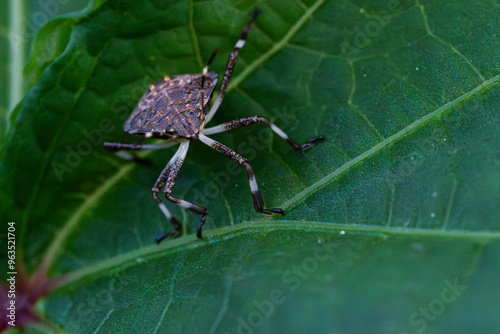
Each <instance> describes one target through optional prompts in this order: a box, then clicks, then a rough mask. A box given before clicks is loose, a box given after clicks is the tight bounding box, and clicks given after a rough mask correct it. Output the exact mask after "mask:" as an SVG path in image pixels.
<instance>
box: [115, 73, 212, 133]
mask: <svg viewBox="0 0 500 334" xmlns="http://www.w3.org/2000/svg"><path fill="white" fill-rule="evenodd" d="M201 84H202V74H201V73H200V74H183V75H179V76H172V77H168V76H166V77H164V78H163V79H161V80H159V81H158V82H157V83H156V84H154V85H150V87H149V90H148V91H147V92H146V93H145V94H144V96H143V97H142V98H141V100H140V101H139V103H138V104H137V107H135V109H134V111H133V112H132V113H131V114H130V116H129V118H128V119H127V121H126V122H125V124H124V125H123V131H125V132H128V133H133V134H140V135H143V134H146V133H148V132H151V133H152V134H153V137H157V138H169V139H176V138H179V137H181V138H187V139H194V138H196V137H197V135H198V133H199V131H200V130H201V129H203V127H204V126H205V116H206V114H207V113H208V110H209V105H210V101H211V100H212V96H213V93H214V89H215V86H216V85H217V73H215V72H209V73H208V74H207V77H206V78H205V81H204V83H203V89H202V87H201ZM202 96H203V100H204V101H203V108H202V103H201V100H202ZM202 109H203V110H202Z"/></svg>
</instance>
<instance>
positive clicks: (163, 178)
mask: <svg viewBox="0 0 500 334" xmlns="http://www.w3.org/2000/svg"><path fill="white" fill-rule="evenodd" d="M183 145H185V147H186V149H185V151H183V152H181V153H180V154H179V155H178V156H177V157H175V156H174V158H175V159H174V158H172V160H170V162H169V164H168V165H167V167H166V168H165V170H166V171H164V172H163V173H162V174H161V175H160V177H159V178H158V181H156V182H157V184H158V185H159V187H156V184H155V188H153V192H154V191H156V190H158V191H159V189H160V188H161V187H160V186H163V185H164V186H165V189H164V190H163V192H164V193H165V197H166V198H167V199H168V200H169V201H171V202H174V203H175V204H178V205H180V206H182V207H183V208H186V209H188V210H190V211H192V212H194V213H196V214H199V215H201V219H200V222H199V223H198V229H197V231H196V236H197V237H198V238H201V231H202V227H203V225H204V224H205V220H206V219H207V209H206V208H204V207H202V206H199V205H197V204H194V203H191V202H188V201H185V200H183V199H180V198H177V197H174V196H172V195H171V193H172V189H173V188H174V186H175V181H176V179H177V174H178V173H179V170H180V168H181V165H182V162H183V161H184V158H185V156H186V152H187V147H188V145H189V142H186V143H182V144H181V148H182V147H183ZM180 150H181V149H180V148H179V151H180ZM179 151H178V152H179ZM167 169H168V170H167ZM155 200H156V198H155ZM174 227H175V225H174ZM167 236H169V234H168V233H167V234H166V235H164V236H160V237H159V238H157V239H156V240H157V241H158V242H159V241H161V240H163V239H164V238H165V237H167Z"/></svg>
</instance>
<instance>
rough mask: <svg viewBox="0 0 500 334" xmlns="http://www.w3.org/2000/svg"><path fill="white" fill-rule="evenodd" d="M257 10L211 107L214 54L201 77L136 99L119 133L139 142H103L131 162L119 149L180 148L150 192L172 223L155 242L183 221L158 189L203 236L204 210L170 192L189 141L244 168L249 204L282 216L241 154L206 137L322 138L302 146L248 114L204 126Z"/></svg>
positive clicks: (172, 82) (164, 83) (171, 82)
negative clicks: (245, 129) (268, 134)
mask: <svg viewBox="0 0 500 334" xmlns="http://www.w3.org/2000/svg"><path fill="white" fill-rule="evenodd" d="M258 14H259V10H258V9H256V10H255V11H254V12H253V14H252V16H251V17H250V20H249V21H248V23H247V24H246V25H245V28H244V29H243V33H242V34H241V36H240V39H239V40H238V41H237V42H236V45H235V46H234V49H233V51H232V52H231V55H230V56H229V61H228V63H227V66H226V71H225V73H224V79H223V80H222V84H221V87H220V90H219V94H218V95H217V97H216V99H215V101H214V103H213V105H212V107H211V108H209V106H210V102H211V101H212V97H213V93H214V90H215V87H216V85H217V79H218V75H217V73H215V72H208V67H209V65H210V63H211V62H212V60H213V59H214V57H215V55H216V53H217V50H215V52H214V53H213V54H212V56H211V57H210V60H209V61H208V63H207V65H206V66H205V67H204V68H203V72H202V73H198V74H183V75H178V76H171V77H169V76H165V77H164V78H163V79H161V80H160V81H158V82H157V83H155V84H154V85H150V87H149V90H148V91H147V92H146V93H145V94H144V96H143V97H142V98H141V100H140V101H139V104H138V105H137V107H135V109H134V110H133V111H132V113H131V114H130V116H129V118H128V119H127V120H126V121H125V124H124V125H123V130H124V131H125V132H128V133H131V134H138V135H141V138H140V139H139V140H138V141H136V142H135V143H133V144H124V143H111V142H105V143H104V147H105V148H106V149H107V150H110V151H114V152H117V153H118V154H121V155H122V156H123V157H125V158H128V159H130V160H139V159H138V158H137V157H134V156H132V155H130V154H128V153H126V152H123V150H154V149H162V148H167V147H170V146H173V145H175V144H177V143H178V144H179V148H178V149H177V152H176V153H175V154H174V156H173V157H172V158H171V159H170V161H169V162H168V163H167V165H166V167H165V168H164V169H163V171H162V172H161V174H160V176H159V177H158V179H157V180H156V182H155V184H154V186H153V188H152V192H153V199H154V200H155V202H156V203H157V204H158V206H159V207H160V209H161V211H162V212H163V213H164V215H165V217H166V218H167V219H168V220H170V222H171V223H172V225H173V227H174V228H173V230H171V231H170V232H167V233H164V234H162V235H160V236H158V237H156V242H157V243H159V242H161V241H162V240H163V239H165V238H167V237H173V236H175V235H177V234H178V233H179V231H180V229H181V227H182V225H181V223H180V222H179V221H178V220H177V219H176V218H175V217H174V216H173V215H172V214H171V213H170V211H169V210H168V209H167V207H166V206H165V204H164V203H163V202H162V201H161V200H160V198H159V197H158V194H159V193H160V192H161V191H162V189H163V193H164V194H165V197H166V198H167V199H168V200H169V201H171V202H174V203H176V204H178V205H180V206H181V207H183V208H186V209H188V210H190V211H192V212H194V213H196V214H199V215H201V218H200V221H199V223H198V229H197V232H196V235H197V236H198V238H202V228H203V225H204V224H205V220H206V218H207V209H206V208H204V207H202V206H199V205H197V204H194V203H190V202H188V201H185V200H183V199H180V198H177V197H174V196H172V189H173V187H174V185H175V181H176V178H177V175H178V173H179V170H180V168H181V165H182V163H183V161H184V159H185V157H186V153H187V151H188V148H189V143H190V142H191V141H193V140H200V141H201V142H203V143H204V144H206V145H208V146H210V147H211V148H213V149H215V150H216V151H218V152H220V153H222V154H224V155H226V156H228V157H229V158H231V159H232V160H233V161H235V162H236V163H238V164H240V165H241V166H243V167H245V169H246V171H247V174H248V182H249V184H250V190H251V193H252V198H253V205H254V207H255V210H256V211H257V212H260V213H262V214H266V215H271V214H273V213H276V214H281V215H283V214H284V213H285V212H284V211H283V210H282V209H280V208H272V209H266V207H265V206H264V200H263V199H262V195H261V193H260V191H259V187H258V186H257V181H256V179H255V175H254V172H253V169H252V166H251V165H250V164H249V163H248V161H247V160H246V159H245V158H243V157H242V156H241V155H239V154H238V153H236V152H235V151H233V150H231V149H230V148H229V147H227V146H225V145H223V144H221V143H219V142H217V141H215V140H213V139H211V138H210V137H208V135H212V134H215V133H220V132H224V131H227V130H231V129H236V128H239V127H242V126H248V125H251V124H255V123H259V122H262V123H264V124H266V125H267V126H269V127H270V128H271V130H272V131H274V132H275V133H276V134H277V135H278V136H280V137H281V138H283V139H284V140H286V141H287V143H288V144H289V145H290V146H291V147H292V148H293V149H294V150H296V151H301V150H305V149H307V148H310V147H311V146H312V145H313V143H314V142H317V141H322V140H324V138H323V136H317V137H314V138H312V139H311V140H309V141H308V142H306V143H305V144H303V145H300V144H298V143H297V142H296V141H295V140H293V139H292V138H290V137H288V136H287V135H286V134H285V133H284V132H283V131H282V130H281V129H280V128H278V127H277V126H276V125H274V124H273V123H271V122H269V120H267V119H266V118H264V117H260V116H252V117H247V118H241V119H237V120H234V121H231V122H227V123H223V124H220V125H218V126H214V127H211V128H205V124H206V123H208V122H210V120H211V119H212V117H213V116H214V114H215V113H216V111H217V109H218V108H219V106H220V104H221V102H222V99H223V98H224V94H225V93H226V90H227V87H228V84H229V81H230V79H231V76H232V74H233V69H234V66H235V64H236V59H237V58H238V53H239V51H240V49H241V48H242V47H243V46H244V45H245V42H246V38H247V35H248V32H249V31H250V29H251V28H252V25H253V22H254V21H255V19H256V18H257V15H258ZM147 138H161V139H165V140H168V142H167V143H163V144H149V145H148V144H146V145H141V142H142V141H143V140H145V139H147Z"/></svg>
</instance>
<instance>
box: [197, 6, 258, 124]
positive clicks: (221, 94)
mask: <svg viewBox="0 0 500 334" xmlns="http://www.w3.org/2000/svg"><path fill="white" fill-rule="evenodd" d="M257 15H259V10H258V9H255V11H254V12H253V13H252V16H251V17H250V20H249V21H248V23H247V24H246V26H245V28H244V29H243V32H242V33H241V36H240V39H239V40H238V41H237V42H236V44H235V46H234V49H233V51H231V55H230V56H229V61H228V62H227V66H226V72H225V73H224V79H223V80H222V83H221V86H220V91H219V95H217V98H216V99H215V101H214V104H213V105H212V108H211V109H210V112H209V113H208V115H207V118H206V123H208V122H210V120H211V119H212V117H214V115H215V113H216V112H217V109H219V106H220V104H221V102H222V99H223V98H224V94H226V90H227V86H228V85H229V81H230V80H231V76H232V75H233V70H234V66H235V65H236V59H237V58H238V53H239V52H240V49H241V48H242V47H243V46H244V45H245V42H246V40H247V36H248V32H249V31H250V29H252V25H253V22H254V21H255V19H256V18H257Z"/></svg>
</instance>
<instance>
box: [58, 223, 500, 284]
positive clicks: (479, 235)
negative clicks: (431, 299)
mask: <svg viewBox="0 0 500 334" xmlns="http://www.w3.org/2000/svg"><path fill="white" fill-rule="evenodd" d="M305 226H307V229H306V230H307V232H306V233H308V234H310V233H327V234H332V235H333V234H336V235H349V234H356V235H373V236H378V237H384V238H385V237H405V236H406V237H415V238H440V239H454V240H457V239H468V240H474V241H476V242H477V243H480V244H483V245H484V244H488V243H491V242H497V241H500V232H486V231H481V232H475V231H465V230H441V229H415V228H394V227H386V226H373V225H342V224H332V223H329V222H311V221H302V220H291V221H273V222H267V221H261V220H260V221H245V222H242V223H241V224H238V225H237V226H235V227H232V226H226V227H222V228H218V229H215V230H211V231H207V232H206V233H205V239H204V240H200V239H198V238H196V236H195V235H190V236H187V237H183V238H178V239H175V240H171V241H169V242H165V243H163V244H161V245H156V244H154V245H150V246H146V247H143V248H139V249H136V250H133V251H130V252H127V253H123V254H120V255H117V256H115V257H113V258H109V259H105V260H103V261H100V262H97V263H95V264H92V265H89V266H86V267H84V268H82V269H79V270H77V271H74V272H72V273H69V274H68V279H67V280H66V281H65V282H64V283H62V284H61V285H59V286H58V287H57V288H56V290H58V291H62V290H66V289H71V288H72V287H74V286H77V285H78V284H80V282H84V281H89V280H95V279H97V278H99V277H101V276H104V275H109V274H110V273H111V272H113V270H125V269H128V268H131V267H134V266H137V265H142V264H143V263H145V262H147V261H153V260H156V259H160V258H163V257H166V256H168V255H169V254H172V253H175V252H177V251H180V250H182V251H186V250H188V249H194V248H197V247H203V246H205V245H208V244H214V243H219V242H225V243H226V242H227V240H228V239H232V238H236V237H239V236H241V235H244V234H249V233H262V234H263V235H264V234H268V233H270V232H272V231H277V230H281V231H291V230H300V231H304V227H305Z"/></svg>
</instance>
